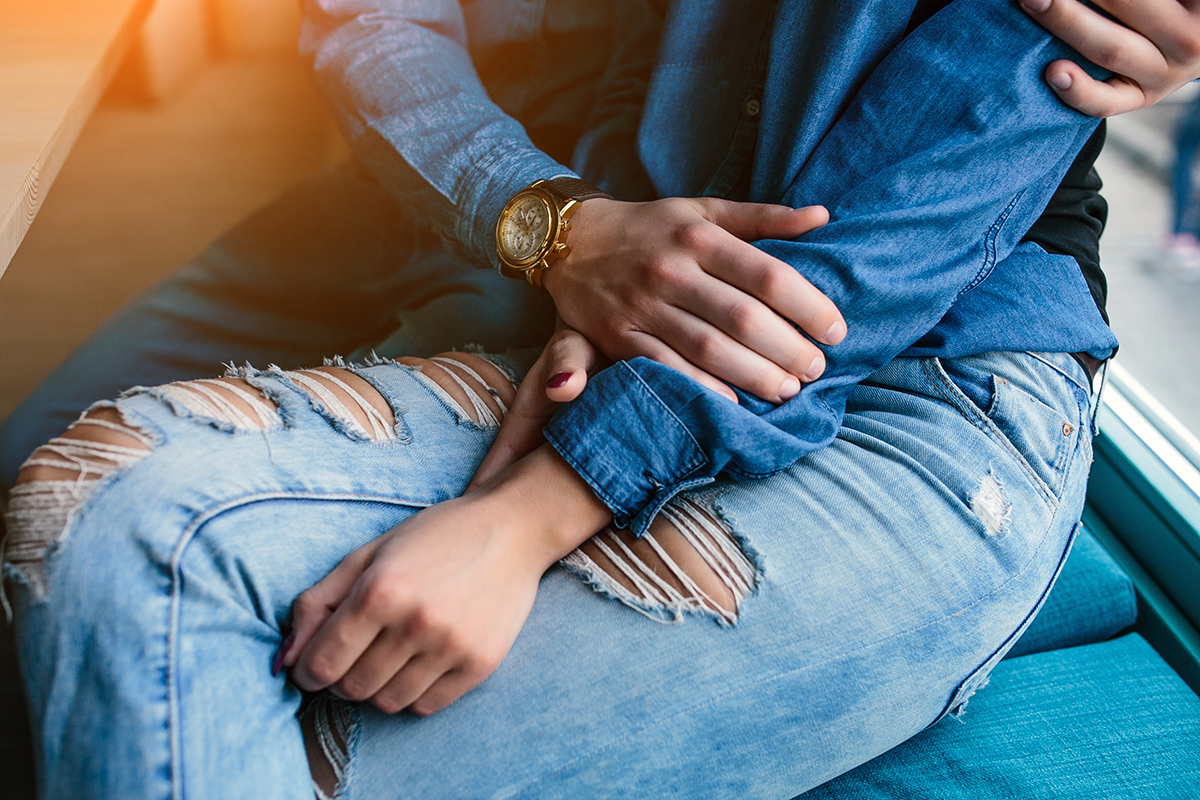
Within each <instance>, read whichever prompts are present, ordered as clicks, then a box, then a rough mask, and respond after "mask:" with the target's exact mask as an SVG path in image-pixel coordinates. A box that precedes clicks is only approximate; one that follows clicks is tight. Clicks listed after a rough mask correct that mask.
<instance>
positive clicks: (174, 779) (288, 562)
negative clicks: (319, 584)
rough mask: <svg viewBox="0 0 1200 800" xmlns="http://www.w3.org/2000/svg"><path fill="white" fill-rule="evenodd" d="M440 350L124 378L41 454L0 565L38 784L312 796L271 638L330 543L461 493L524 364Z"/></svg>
mask: <svg viewBox="0 0 1200 800" xmlns="http://www.w3.org/2000/svg"><path fill="white" fill-rule="evenodd" d="M458 358H461V359H462V361H461V362H459V363H460V366H458V367H455V366H453V365H452V364H451V363H450V362H451V361H453V360H454V359H450V358H446V359H443V360H442V361H434V360H431V361H426V362H424V363H419V364H417V365H415V366H405V365H402V364H394V363H378V364H376V365H374V366H363V367H355V368H346V369H337V370H327V371H322V370H300V371H283V370H281V369H278V368H272V369H268V370H265V371H254V370H250V369H245V370H241V371H239V376H240V377H239V378H237V379H231V380H230V381H226V382H218V381H213V380H209V381H191V382H187V383H181V384H169V385H165V386H161V387H157V388H153V389H138V390H133V391H131V392H128V393H126V394H125V395H123V396H122V397H121V398H120V399H118V400H117V401H116V402H115V404H107V405H102V406H100V407H97V408H95V409H93V410H91V411H89V412H88V415H87V416H86V418H85V419H83V420H81V421H80V423H79V424H77V425H76V426H74V427H73V428H72V429H71V430H68V431H67V432H66V433H64V434H63V436H61V437H57V438H55V439H54V440H52V441H51V442H50V443H49V444H48V445H46V446H44V447H42V448H39V450H38V451H37V452H36V453H35V455H34V457H33V458H32V459H31V460H30V464H29V468H28V470H27V471H25V472H23V475H22V477H23V480H22V482H21V483H19V484H18V485H17V486H16V487H15V488H14V491H13V495H12V503H11V507H10V513H9V516H8V521H9V529H10V537H9V538H8V540H6V548H7V550H6V553H5V556H6V563H5V570H6V574H7V576H8V577H9V578H12V579H14V580H13V582H12V585H13V586H14V587H20V588H19V589H17V590H16V591H14V599H15V610H16V621H17V633H18V639H19V644H20V657H21V664H22V672H23V675H24V677H25V682H26V687H27V695H28V698H29V702H30V706H31V709H32V710H33V717H34V719H35V720H36V722H37V724H36V728H37V741H36V746H37V749H38V755H39V760H40V765H41V774H42V776H43V783H44V788H45V791H46V793H47V795H48V796H60V795H62V796H66V795H70V796H79V797H85V796H89V797H90V796H101V795H103V796H121V797H131V798H132V797H142V796H146V797H153V796H164V795H165V794H167V793H168V792H171V791H173V792H175V793H177V794H182V793H185V792H186V793H187V794H188V796H191V795H192V794H194V795H196V796H213V797H228V796H238V795H240V794H243V793H245V792H246V791H249V790H248V789H247V787H250V786H254V787H258V788H257V789H256V790H255V796H256V797H263V798H267V797H295V796H298V795H300V794H308V795H309V796H311V784H310V782H309V778H308V765H307V762H306V760H305V756H304V747H303V743H302V741H301V736H300V728H299V725H298V723H297V722H296V719H295V712H296V709H297V706H298V704H299V694H298V692H296V691H295V689H293V688H290V687H287V686H285V678H284V676H276V675H273V674H272V672H271V669H270V664H271V658H272V655H273V654H274V653H275V652H276V651H277V650H278V648H279V646H280V639H281V634H280V631H281V629H284V627H285V625H286V622H287V619H288V616H289V611H290V607H291V604H292V601H293V600H294V598H295V597H296V596H297V594H299V593H300V592H301V591H303V590H304V589H306V588H308V587H309V586H311V585H312V584H313V583H315V582H316V581H317V580H319V579H320V578H321V577H323V576H324V575H325V574H327V573H328V572H329V571H330V570H331V569H333V567H334V566H336V565H337V563H338V562H339V561H340V560H341V559H342V558H343V557H344V556H345V555H346V554H347V553H348V552H350V551H352V550H353V549H355V548H357V547H359V546H361V545H363V544H365V543H367V542H369V541H370V540H371V539H373V538H375V537H376V536H378V535H380V534H382V533H384V532H386V531H387V530H389V529H390V528H392V527H393V526H395V525H396V524H398V523H400V522H401V521H403V520H404V519H406V518H407V517H408V516H410V515H411V514H413V513H415V512H416V511H417V510H419V509H421V508H424V507H426V506H429V505H432V504H434V503H437V502H441V501H443V500H446V499H449V498H452V497H456V496H458V495H459V494H461V492H462V490H463V488H464V487H465V485H466V482H467V481H468V480H469V478H470V476H471V475H472V473H473V472H474V469H475V467H476V466H477V464H478V462H479V460H480V459H481V458H482V457H483V455H484V453H485V452H486V450H487V447H488V445H489V444H490V442H491V439H492V436H493V434H494V431H495V427H496V422H497V419H498V417H499V414H498V413H496V412H499V411H500V410H501V408H502V407H501V406H500V400H499V399H498V398H507V399H508V400H509V401H511V397H512V393H513V391H514V388H513V387H512V386H511V385H504V384H503V383H502V382H503V381H504V380H506V378H505V375H506V374H511V375H512V379H515V378H516V376H517V374H518V373H519V371H520V367H521V364H520V362H518V361H514V360H511V359H510V360H499V359H495V360H492V361H490V362H489V361H488V360H486V359H483V358H475V357H469V356H458ZM463 363H465V364H468V365H470V366H469V368H466V369H464V368H463V367H462V366H461V364H463ZM439 364H440V365H442V366H439ZM453 369H458V370H459V372H460V373H461V377H460V381H461V382H455V381H451V380H449V379H447V378H445V376H443V379H442V381H441V383H440V384H439V383H438V382H437V380H436V379H435V378H434V377H432V375H433V374H435V373H436V372H437V371H438V370H442V372H443V373H446V374H448V371H449V370H453ZM474 376H484V377H483V378H482V381H483V382H486V383H487V386H482V385H480V380H479V379H477V378H476V377H474ZM470 387H473V388H471V389H470V390H471V391H473V392H474V395H473V396H474V398H475V400H477V401H478V402H477V403H476V402H471V401H470V400H469V399H468V400H464V399H462V396H461V393H462V392H465V391H468V388H470ZM489 388H490V389H494V390H495V394H494V395H493V394H492V393H491V392H489V391H487V389H489ZM255 391H257V392H260V393H261V394H258V395H256V394H255V393H254V392H255ZM355 398H358V399H357V400H356V399H355ZM359 400H361V401H362V402H361V403H360V402H359ZM381 405H382V406H384V409H383V411H382V412H381V411H380V410H379V406H381ZM368 407H369V408H372V409H374V410H375V412H376V415H375V416H372V415H371V414H370V413H369V412H367V408H368ZM485 409H490V411H489V412H488V414H490V416H489V415H488V414H485V413H484V410H485ZM387 411H390V412H391V416H390V417H389V416H388V415H387V413H386V412H387ZM485 418H486V419H485Z"/></svg>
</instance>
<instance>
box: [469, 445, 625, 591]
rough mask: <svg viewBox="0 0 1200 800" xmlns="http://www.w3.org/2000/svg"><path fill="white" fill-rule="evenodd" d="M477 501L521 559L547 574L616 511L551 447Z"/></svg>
mask: <svg viewBox="0 0 1200 800" xmlns="http://www.w3.org/2000/svg"><path fill="white" fill-rule="evenodd" d="M477 497H478V500H479V501H480V502H482V503H485V504H486V506H487V512H486V513H488V514H489V515H491V518H492V519H495V520H497V521H498V522H500V523H501V526H502V528H503V530H504V531H505V535H506V536H508V537H512V542H513V544H515V545H516V546H517V547H518V548H519V549H520V550H521V551H523V556H522V557H523V558H524V559H526V560H527V561H528V562H530V563H534V564H537V565H538V566H539V567H540V568H541V569H542V570H545V569H548V568H549V567H550V566H552V565H553V564H554V563H555V562H557V561H558V560H559V559H560V558H563V557H564V556H566V555H567V554H568V553H570V552H571V551H572V550H574V549H575V548H576V547H578V546H579V545H580V544H582V543H583V542H584V541H586V540H587V538H588V537H589V536H591V535H592V534H594V533H596V532H597V531H599V530H600V529H601V528H603V527H604V526H605V525H607V524H608V523H609V522H611V521H612V511H610V510H609V508H608V506H606V505H604V503H603V502H601V501H600V499H599V498H598V497H596V494H595V493H594V492H593V491H592V489H591V487H590V486H588V484H587V482H586V481H584V480H583V478H581V477H580V476H579V474H578V473H576V472H575V470H574V469H572V468H571V466H570V465H569V464H568V463H567V462H566V461H565V460H564V459H563V457H562V456H561V455H559V454H558V452H557V451H556V450H555V449H554V448H553V447H551V446H550V445H548V444H546V445H542V446H541V447H539V448H538V449H537V450H535V451H533V452H532V453H530V454H529V455H527V456H525V458H523V459H521V460H520V461H518V462H517V463H515V464H513V465H512V466H511V467H509V468H508V469H507V470H505V471H504V472H502V473H500V475H498V476H496V478H494V479H493V480H491V481H489V482H488V483H487V484H485V485H484V486H482V487H480V490H479V492H478V494H477Z"/></svg>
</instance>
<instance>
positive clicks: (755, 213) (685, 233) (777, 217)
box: [542, 198, 846, 402]
mask: <svg viewBox="0 0 1200 800" xmlns="http://www.w3.org/2000/svg"><path fill="white" fill-rule="evenodd" d="M828 219H829V213H828V212H827V211H826V210H825V209H824V208H821V207H820V206H810V207H807V208H801V209H791V208H787V207H786V206H776V205H759V204H754V203H734V202H730V201H728V200H718V199H715V198H702V199H694V200H693V199H683V198H669V199H665V200H656V201H654V202H651V203H623V202H619V201H616V200H605V199H595V200H587V201H585V202H584V203H583V204H582V205H581V206H580V208H579V209H578V211H576V212H575V215H574V217H573V218H572V221H571V236H570V239H569V242H570V246H571V252H570V255H568V256H567V257H566V258H565V259H563V260H562V261H561V262H559V263H557V264H555V265H554V266H553V267H552V268H551V269H549V270H547V271H546V273H545V274H544V276H543V279H542V280H543V284H544V285H545V287H546V289H547V290H548V291H549V292H550V294H551V296H552V297H553V298H554V302H555V304H556V305H557V307H558V313H559V314H560V315H561V316H562V318H563V320H565V321H566V323H567V324H568V325H569V326H571V327H572V328H574V329H575V330H577V331H579V332H580V333H581V334H583V335H584V336H585V337H587V339H588V340H589V341H591V342H592V343H594V344H595V345H596V347H598V348H599V350H600V351H601V352H602V353H603V354H604V355H606V356H608V357H609V358H611V359H614V360H616V359H628V358H634V357H637V356H646V357H648V358H652V359H654V360H655V361H658V362H659V363H661V364H665V365H667V366H669V367H673V368H675V369H677V370H679V371H680V372H682V373H684V374H685V375H689V376H691V377H692V378H694V379H695V380H697V381H699V382H700V383H702V384H704V385H705V386H708V387H709V388H710V389H712V390H714V391H716V392H720V393H721V394H723V395H725V396H726V397H728V398H729V399H731V400H733V401H734V402H737V397H736V395H735V394H734V393H733V391H732V390H731V389H730V388H729V386H727V385H726V383H729V384H732V385H734V386H737V387H740V388H742V389H744V390H746V391H747V392H750V393H752V394H755V395H757V396H759V397H761V398H763V399H765V400H770V401H772V402H783V401H786V400H790V399H791V398H792V397H794V396H795V395H796V393H797V392H799V391H800V384H801V383H802V382H804V381H812V380H814V379H816V378H817V377H818V376H819V375H820V374H821V372H822V371H823V370H824V368H825V359H824V356H823V355H822V353H821V351H820V349H819V348H817V347H816V346H815V345H814V344H813V343H812V342H810V341H808V340H807V339H806V338H805V337H804V336H802V335H801V334H800V333H799V332H798V331H797V330H796V329H795V328H793V327H792V325H790V324H788V321H789V320H790V321H791V322H792V323H795V324H796V325H798V326H799V327H800V328H801V329H802V330H804V331H806V332H807V333H808V334H809V335H811V336H812V337H813V338H814V339H816V340H817V341H819V342H822V343H824V344H836V343H838V342H840V341H841V340H842V339H843V338H844V337H845V335H846V323H845V321H844V320H843V319H842V316H841V314H840V313H838V310H837V308H836V307H835V306H834V305H833V303H832V302H831V301H830V300H829V299H828V298H827V297H825V295H823V294H822V293H821V292H820V291H819V290H817V288H816V287H814V286H813V285H812V284H811V283H809V282H808V281H807V280H805V279H804V278H803V277H801V276H800V274H799V273H798V272H797V271H796V270H795V269H793V268H792V267H791V266H789V265H788V264H785V263H784V262H782V261H780V260H778V259H776V258H773V257H771V256H769V255H767V254H766V253H764V252H762V251H761V250H759V249H758V248H756V247H754V246H752V245H750V244H748V242H750V241H754V240H757V239H769V238H774V239H793V238H795V237H797V236H800V235H801V234H804V233H807V232H808V231H810V230H813V229H814V228H817V227H820V226H821V225H824V224H825V223H826V222H827V221H828Z"/></svg>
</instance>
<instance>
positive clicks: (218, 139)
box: [0, 57, 345, 800]
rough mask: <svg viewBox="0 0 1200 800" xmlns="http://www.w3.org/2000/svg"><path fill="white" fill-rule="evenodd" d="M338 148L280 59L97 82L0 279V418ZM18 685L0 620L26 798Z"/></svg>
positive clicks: (7, 705) (16, 768) (6, 786)
mask: <svg viewBox="0 0 1200 800" xmlns="http://www.w3.org/2000/svg"><path fill="white" fill-rule="evenodd" d="M344 153H345V149H344V145H343V144H342V143H341V141H340V140H339V139H338V137H337V136H336V134H335V133H334V131H333V128H332V126H331V125H330V123H329V121H328V117H327V115H326V113H325V110H324V107H323V105H322V103H321V101H320V99H319V98H318V97H317V95H316V93H315V90H314V89H313V88H312V86H311V85H310V83H309V80H308V78H307V76H306V75H305V74H304V72H303V71H302V69H301V67H300V65H299V64H298V63H297V62H296V61H294V60H291V59H286V58H282V57H274V58H270V57H268V58H256V59H239V60H226V61H222V62H217V63H214V64H213V65H211V66H210V67H209V68H207V69H206V70H205V71H204V72H203V73H201V74H200V75H199V76H198V77H197V78H196V80H195V81H194V83H192V84H191V85H190V86H189V87H188V88H187V89H186V90H185V91H183V92H182V93H181V94H180V95H179V96H178V97H176V98H174V99H173V100H171V101H170V102H168V103H166V104H164V105H162V106H160V107H155V108H150V107H146V106H142V105H137V104H136V103H133V102H132V101H130V100H128V99H127V98H125V97H124V96H122V95H121V94H120V92H118V91H116V90H114V91H112V92H110V93H109V95H108V96H106V98H105V100H104V101H103V102H102V103H101V105H100V107H99V108H98V110H97V111H96V113H95V114H94V115H93V117H92V119H91V121H90V122H89V123H88V125H87V127H86V128H85V129H84V131H83V134H82V135H81V137H80V139H79V142H78V143H77V144H76V146H75V149H74V150H73V151H72V153H71V155H70V157H69V158H68V160H67V162H66V164H65V165H64V166H63V169H62V172H61V173H60V174H59V177H58V180H57V181H56V182H55V184H54V186H53V188H52V189H51V191H50V193H49V195H48V196H47V198H46V203H45V205H44V207H43V208H42V211H41V213H40V214H39V215H38V217H37V218H36V219H35V220H34V223H33V227H32V228H31V229H30V231H29V233H28V235H27V236H26V238H25V241H24V243H23V244H22V245H21V249H20V250H18V251H17V255H16V257H15V258H14V259H13V261H12V264H11V265H10V266H9V268H8V271H7V272H6V273H5V274H4V277H3V279H0V418H3V417H4V416H6V415H7V414H8V413H9V412H10V411H11V410H12V409H13V407H15V406H16V404H17V403H18V402H19V401H20V399H21V398H22V397H23V396H24V395H25V394H26V393H27V392H28V391H29V390H30V389H32V388H33V387H34V385H36V384H37V382H38V381H39V380H41V378H42V377H44V376H45V375H46V374H47V373H48V372H49V371H50V370H51V369H53V368H54V366H55V365H56V364H57V363H58V362H60V361H61V360H62V359H63V358H64V357H65V356H66V355H67V354H68V353H70V352H71V350H72V349H73V348H74V347H75V346H76V345H78V344H79V343H80V342H82V341H83V339H84V338H85V337H86V336H87V335H88V334H89V333H90V332H91V331H92V330H94V329H95V328H96V326H97V325H99V324H100V323H101V322H103V321H104V319H105V318H107V317H108V316H109V315H110V314H112V313H113V312H114V311H115V310H116V309H117V308H118V307H120V306H121V304H122V303H124V302H125V301H126V300H128V299H129V298H130V297H132V296H133V295H134V294H136V293H137V292H139V291H140V290H141V289H143V288H145V287H146V286H148V285H149V284H150V283H152V282H153V281H154V280H156V279H157V278H159V277H160V276H162V275H163V274H165V273H166V272H168V271H170V270H172V269H174V268H175V267H176V266H178V265H179V264H180V263H181V262H183V261H184V260H186V259H187V258H189V257H190V256H192V255H194V254H195V253H196V252H198V251H199V250H200V249H201V248H202V247H203V246H204V245H205V244H206V243H207V242H208V241H209V240H211V239H212V238H214V237H215V236H216V235H217V234H219V233H220V232H221V231H223V230H225V229H226V228H228V227H229V226H230V225H232V224H233V223H235V222H236V221H237V220H239V219H241V218H242V217H244V216H245V215H246V214H248V213H249V212H250V211H252V210H254V209H255V208H257V207H258V206H260V205H262V204H263V203H265V202H266V201H268V200H270V199H271V198H272V197H273V196H274V195H276V194H277V193H278V192H280V191H281V190H282V189H284V188H285V187H287V186H288V185H290V184H291V183H293V182H294V181H296V180H297V179H298V178H299V177H300V176H302V175H304V174H306V173H308V172H311V171H312V170H314V169H317V168H320V167H322V166H324V165H326V164H327V163H330V162H331V161H332V160H334V159H338V158H341V157H342V156H343V155H344ZM18 685H19V683H18V678H17V673H16V663H15V659H14V655H13V641H12V629H11V627H10V626H7V625H5V624H4V623H2V622H0V798H5V799H6V800H33V797H34V789H33V759H32V750H31V748H30V744H29V739H28V733H27V731H28V727H27V720H26V716H25V712H24V708H23V704H22V701H21V696H20V693H19V689H18Z"/></svg>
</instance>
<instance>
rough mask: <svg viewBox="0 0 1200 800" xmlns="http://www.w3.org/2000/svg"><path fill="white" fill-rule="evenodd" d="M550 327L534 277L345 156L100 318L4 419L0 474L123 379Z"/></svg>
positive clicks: (158, 378) (439, 347) (505, 343)
mask: <svg viewBox="0 0 1200 800" xmlns="http://www.w3.org/2000/svg"><path fill="white" fill-rule="evenodd" d="M552 326H553V308H552V307H549V306H548V305H547V303H546V302H545V300H544V299H543V298H542V297H540V296H539V294H538V293H537V292H536V291H535V290H534V289H533V288H532V287H529V286H525V285H524V284H521V283H520V282H518V281H510V280H505V279H503V278H501V277H500V276H499V275H498V274H496V273H495V272H493V271H491V270H480V269H476V268H474V267H471V266H467V265H463V264H456V263H454V262H452V261H451V260H450V259H449V258H448V257H447V256H446V255H445V253H444V252H443V251H442V248H441V243H440V241H439V240H438V238H437V237H436V236H435V235H434V234H432V233H431V232H429V231H428V230H427V229H426V228H425V227H424V225H423V224H422V223H420V222H419V221H418V220H417V219H416V218H415V217H414V216H413V215H412V214H411V213H410V212H409V211H408V210H406V209H405V208H404V207H403V206H401V205H400V203H399V202H397V201H396V199H395V198H394V197H392V196H391V195H390V194H388V192H387V191H385V190H384V189H383V188H382V187H381V186H380V185H379V184H378V183H376V182H375V181H374V180H373V179H372V178H371V177H370V176H369V175H367V174H366V173H365V172H364V171H363V169H362V167H360V166H358V165H357V164H356V163H355V162H348V163H346V164H343V165H341V166H339V167H336V168H333V169H330V170H326V171H324V172H320V173H317V174H315V175H313V176H312V177H310V178H308V179H306V180H305V181H303V182H301V183H300V184H298V185H296V186H294V187H292V188H291V189H289V190H288V191H286V192H285V193H283V194H282V195H280V197H278V198H277V199H276V200H274V201H273V202H272V203H270V204H269V205H267V206H266V207H264V208H263V209H261V210H260V211H258V212H257V213H255V214H254V215H252V216H250V217H249V218H248V219H246V220H245V221H243V222H242V223H240V224H239V225H238V226H236V227H235V228H233V229H232V230H230V231H229V232H228V233H226V234H225V235H224V236H222V237H221V238H220V239H218V240H217V241H215V242H214V243H213V244H212V245H210V246H209V247H208V248H207V249H206V250H205V251H204V252H203V253H201V254H200V255H199V256H197V257H196V258H195V259H193V260H192V261H191V262H190V263H188V264H186V265H185V266H184V267H183V268H182V269H180V270H179V271H177V272H175V273H174V274H172V275H170V276H169V277H167V278H166V279H165V280H163V281H162V282H160V283H159V284H157V285H156V286H154V287H152V288H151V289H149V290H148V291H147V292H145V293H144V294H143V295H141V296H140V297H138V298H136V299H135V300H133V301H132V302H131V303H130V304H129V305H128V306H127V307H126V308H124V309H123V310H122V311H120V312H119V313H118V314H117V315H116V316H115V317H113V318H112V319H110V320H109V321H108V322H106V323H105V324H104V325H103V326H101V328H100V329H99V330H98V331H97V332H96V333H95V334H94V335H93V336H92V337H90V338H89V340H88V341H87V342H85V343H84V344H83V345H82V346H81V347H80V348H79V349H78V350H77V351H76V352H75V353H73V354H72V355H71V357H70V358H69V359H68V360H67V361H66V362H65V363H64V364H63V365H61V366H60V367H58V368H57V369H56V370H55V371H54V372H53V373H52V374H51V375H50V376H49V377H48V378H47V379H46V380H45V381H44V382H43V383H42V384H41V385H40V386H39V387H38V388H37V389H35V390H34V392H33V393H32V394H31V395H30V396H29V397H28V398H27V399H26V400H25V401H24V402H23V403H22V404H21V406H20V407H18V409H17V410H16V411H14V412H13V414H12V415H11V416H10V417H9V418H8V420H6V421H5V423H4V425H3V427H0V484H6V485H11V484H12V482H13V480H14V479H15V475H16V471H17V468H18V466H19V465H20V463H21V461H22V460H23V459H24V458H25V456H26V455H28V454H29V452H30V451H31V450H32V449H33V448H34V447H35V446H37V445H38V444H40V443H42V442H44V441H45V440H47V439H48V438H50V437H51V436H53V435H54V434H56V433H57V432H58V431H60V430H62V429H63V428H64V427H65V426H66V425H67V424H68V423H69V422H71V421H72V420H73V419H74V418H75V417H76V416H77V415H78V414H79V413H80V412H81V411H82V410H83V409H84V408H86V407H87V406H88V405H89V404H90V403H92V402H93V401H96V400H99V399H101V398H105V397H112V396H114V395H115V394H116V393H117V392H119V391H122V390H124V389H125V388H127V387H129V386H136V385H146V386H153V385H158V384H163V383H168V382H170V381H176V380H185V379H189V378H196V377H203V376H207V375H211V374H212V373H213V372H214V371H215V370H217V369H219V367H220V365H221V364H224V363H231V362H232V363H235V364H242V363H247V362H250V363H255V364H260V365H266V364H278V365H280V366H282V367H284V368H294V367H302V366H308V365H310V364H319V363H321V360H322V359H323V358H324V357H326V356H329V355H331V354H342V355H352V354H355V355H359V356H365V355H366V354H368V353H369V351H370V350H371V348H372V347H375V348H378V349H379V350H380V352H381V353H383V352H386V353H387V354H389V355H393V356H396V355H422V356H428V355H432V354H434V353H437V352H440V351H443V350H447V349H451V348H452V347H454V346H459V345H461V344H464V343H467V342H479V343H481V344H484V345H485V346H487V347H489V348H491V349H494V350H503V349H505V348H508V347H519V346H536V345H539V344H541V343H543V342H544V341H545V337H547V336H548V335H549V332H550V331H551V330H552ZM539 335H540V336H542V337H543V338H542V339H541V341H538V336H539Z"/></svg>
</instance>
